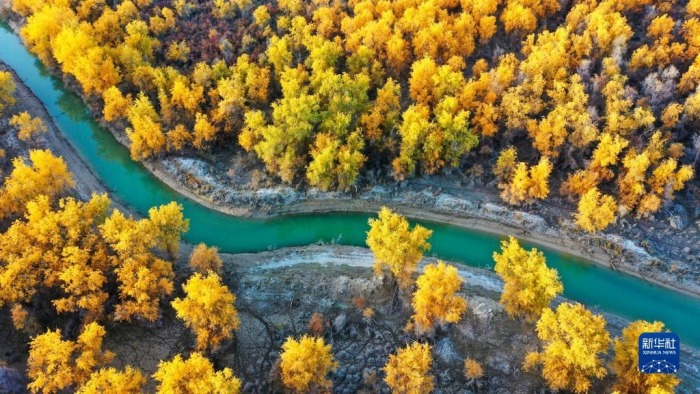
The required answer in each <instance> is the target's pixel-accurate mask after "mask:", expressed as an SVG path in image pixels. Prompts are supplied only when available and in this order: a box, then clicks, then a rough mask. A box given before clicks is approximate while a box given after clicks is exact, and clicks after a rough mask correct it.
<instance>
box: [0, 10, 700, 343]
mask: <svg viewBox="0 0 700 394" xmlns="http://www.w3.org/2000/svg"><path fill="white" fill-rule="evenodd" d="M0 59H2V60H3V61H4V62H5V63H7V64H8V65H9V66H10V67H12V68H13V69H14V70H15V71H16V72H17V74H18V75H19V76H20V78H21V79H22V80H23V81H24V83H25V84H26V85H27V86H28V87H29V88H30V89H31V90H32V91H33V92H34V94H36V96H37V97H39V99H40V100H41V101H42V102H43V103H44V105H45V106H46V108H47V110H48V112H49V114H50V115H51V116H52V117H53V118H54V121H55V122H56V125H57V126H58V128H59V129H60V130H61V132H62V133H63V134H64V135H65V136H66V138H67V139H68V141H69V142H70V143H71V144H72V145H73V146H74V147H75V149H76V150H77V152H78V154H79V155H80V156H81V157H82V158H83V159H84V160H85V161H86V162H87V163H88V165H89V166H90V167H91V168H92V169H93V170H94V172H95V173H96V174H97V176H98V177H99V178H100V179H101V181H102V182H103V183H104V184H105V185H106V186H107V187H108V188H109V189H110V190H111V191H112V193H113V194H114V195H115V196H117V197H118V198H119V199H121V200H122V201H123V202H124V203H126V204H128V205H129V206H131V207H133V208H134V209H135V210H136V211H138V212H140V213H145V212H147V210H148V208H150V207H152V206H155V205H159V204H164V203H167V202H170V201H173V200H174V201H177V202H179V203H180V204H182V205H183V206H184V212H185V216H186V217H187V218H189V219H190V231H189V232H188V233H187V234H186V235H185V239H186V240H187V241H189V242H193V243H195V242H206V243H207V244H210V245H215V246H218V247H219V249H220V250H221V251H223V252H228V253H240V252H255V251H262V250H268V249H271V248H279V247H284V246H292V245H305V244H310V243H314V242H317V241H319V240H323V241H326V242H328V241H333V240H337V241H338V242H339V243H341V244H345V245H360V246H364V239H365V231H367V228H368V225H367V219H368V218H369V216H370V215H368V214H364V213H356V214H352V213H350V214H345V213H328V214H313V215H299V216H285V217H280V218H275V219H270V220H252V219H245V218H238V217H233V216H229V215H225V214H222V213H219V212H217V211H214V210H211V209H208V208H205V207H203V206H201V205H199V204H197V203H196V202H193V201H191V200H189V199H187V198H185V197H183V196H181V195H180V194H178V193H177V192H175V191H174V190H172V189H170V188H169V187H168V186H166V185H165V184H163V183H162V182H160V181H159V180H158V179H157V178H156V177H154V176H153V175H151V174H150V173H149V172H148V171H147V170H146V169H145V168H144V167H142V166H141V165H140V164H138V163H136V162H134V161H132V160H131V159H130V157H129V152H128V151H127V149H126V148H124V147H123V146H122V145H120V144H119V143H118V142H117V141H116V140H115V139H114V137H113V136H112V135H111V134H110V133H109V131H107V130H105V129H103V128H102V127H100V126H99V125H98V124H97V123H96V122H95V121H94V120H93V119H92V118H91V117H90V115H89V113H88V111H87V108H86V106H85V105H84V104H83V103H82V101H81V100H80V98H79V97H78V96H77V95H75V94H74V93H72V92H70V91H69V90H68V89H67V88H65V87H64V86H63V83H62V82H61V81H59V80H57V79H56V78H54V77H52V76H51V75H50V74H49V73H48V72H47V71H46V69H45V68H44V67H43V65H42V64H41V63H40V62H39V61H38V60H37V59H36V58H35V57H34V56H33V55H31V54H30V53H29V52H28V51H27V50H26V49H25V48H24V47H23V46H22V43H21V42H20V40H19V38H18V37H17V36H16V35H14V34H13V33H12V31H11V30H10V29H9V27H7V25H5V24H4V23H2V22H0ZM420 223H422V224H423V225H425V226H426V227H429V228H431V229H432V230H433V236H432V238H431V239H430V242H431V244H432V250H431V252H430V253H431V254H435V255H436V256H439V257H441V258H444V259H449V260H452V261H458V262H461V263H464V264H467V265H470V266H475V267H490V266H491V265H492V264H493V261H492V259H491V255H492V253H493V251H495V250H497V249H498V247H499V240H500V239H501V238H502V237H498V236H495V235H491V234H486V233H481V232H477V231H470V230H465V229H462V228H458V227H454V226H449V225H444V224H439V223H431V222H420ZM540 249H542V250H544V252H545V255H546V256H547V263H548V264H549V265H550V266H551V267H554V268H556V269H557V270H558V271H559V275H560V276H561V279H562V281H563V283H564V289H565V290H564V295H565V296H566V297H568V298H571V299H573V300H576V301H579V302H581V303H583V304H585V305H587V306H589V307H597V308H599V309H600V310H603V311H606V312H610V313H614V314H617V315H620V316H623V317H626V318H629V319H645V320H652V321H653V320H660V321H663V322H664V323H665V324H666V326H667V327H668V328H670V329H671V330H673V331H675V332H676V333H678V334H679V335H680V337H681V341H682V342H683V343H685V344H688V345H691V346H694V347H700V299H699V298H696V297H692V296H688V295H685V294H682V293H679V292H676V291H673V290H669V289H666V288H663V287H660V286H657V285H653V284H649V283H647V282H645V281H644V280H642V279H639V278H635V277H633V276H631V275H625V274H622V273H619V272H615V271H613V270H610V269H607V268H602V267H600V266H597V265H595V264H593V263H588V262H585V261H582V260H580V259H577V258H575V257H572V256H568V255H566V254H562V253H558V252H554V251H551V250H547V249H546V248H540Z"/></svg>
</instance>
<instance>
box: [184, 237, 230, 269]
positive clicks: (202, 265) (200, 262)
mask: <svg viewBox="0 0 700 394" xmlns="http://www.w3.org/2000/svg"><path fill="white" fill-rule="evenodd" d="M222 265H223V261H222V260H221V257H220V256H219V249H217V248H216V247H215V246H212V247H207V245H205V244H203V243H200V244H199V245H197V246H195V247H194V249H192V254H191V255H190V268H192V269H193V270H194V271H195V272H199V273H201V274H206V273H207V272H209V271H212V272H215V273H217V274H221V266H222Z"/></svg>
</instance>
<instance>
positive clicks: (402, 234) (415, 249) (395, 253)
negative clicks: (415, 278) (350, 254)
mask: <svg viewBox="0 0 700 394" xmlns="http://www.w3.org/2000/svg"><path fill="white" fill-rule="evenodd" d="M369 226H370V230H369V231H368V232H367V246H369V248H370V250H371V251H372V253H373V254H374V258H375V263H374V272H375V274H376V275H380V274H381V273H382V270H383V269H384V268H388V269H389V271H390V272H391V273H392V274H393V275H394V277H395V278H396V279H397V281H398V282H399V286H400V287H401V288H403V289H406V288H408V287H409V286H410V285H411V283H412V281H411V276H412V275H413V273H414V272H415V271H416V266H417V265H418V262H420V260H421V258H423V252H425V251H426V250H429V249H430V244H429V243H428V238H429V237H430V235H431V234H432V233H433V232H432V230H428V229H426V228H425V227H423V226H421V225H416V226H415V227H414V228H413V229H410V228H409V223H408V220H406V218H404V217H403V216H401V215H399V214H396V213H393V212H392V211H391V210H390V209H389V208H386V207H383V208H382V209H381V210H380V211H379V218H377V219H369Z"/></svg>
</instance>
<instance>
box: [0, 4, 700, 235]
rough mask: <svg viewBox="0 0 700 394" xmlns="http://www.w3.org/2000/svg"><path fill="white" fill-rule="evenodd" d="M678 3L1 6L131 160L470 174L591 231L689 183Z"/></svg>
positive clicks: (697, 111) (316, 181)
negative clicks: (196, 155) (567, 215)
mask: <svg viewBox="0 0 700 394" xmlns="http://www.w3.org/2000/svg"><path fill="white" fill-rule="evenodd" d="M696 3H697V0H691V1H688V2H687V4H686V3H685V2H683V3H678V2H666V1H660V0H625V1H619V0H573V1H571V2H570V3H567V6H566V7H562V5H561V4H560V2H559V1H554V0H546V1H538V2H533V1H524V0H487V1H480V2H476V3H475V2H473V1H444V0H395V1H376V0H354V1H350V2H340V1H330V0H315V1H312V2H300V1H280V2H279V3H276V2H273V3H263V4H256V5H254V4H253V3H252V2H250V1H242V0H241V1H226V0H216V1H207V2H197V1H192V0H176V1H150V0H138V1H132V0H125V1H118V2H108V1H105V0H90V1H77V2H66V1H62V0H14V1H13V2H12V5H13V10H14V11H15V12H16V13H18V14H19V15H21V16H23V17H25V18H26V23H25V24H24V26H23V27H22V37H23V39H24V41H25V42H26V44H27V45H28V47H29V48H30V49H31V50H32V51H33V52H34V53H35V54H36V55H37V56H38V57H39V58H40V59H41V60H42V61H43V62H45V63H46V64H48V65H51V66H54V67H58V68H60V69H61V70H62V71H63V72H64V73H66V74H68V75H70V76H71V77H72V78H74V80H75V81H76V82H77V86H79V87H80V88H81V90H82V93H83V94H84V95H85V98H86V100H89V101H90V102H93V103H98V104H99V105H101V106H102V108H103V116H104V118H105V120H107V121H109V122H113V123H114V124H115V125H116V126H118V127H124V128H125V130H126V134H127V135H128V137H129V139H130V140H131V152H132V156H133V157H134V158H135V159H146V158H149V157H152V156H160V155H164V154H168V153H175V152H184V153H186V154H187V153H188V152H189V153H193V152H197V151H225V150H227V149H228V150H231V149H235V148H237V147H241V148H242V149H244V150H246V151H249V152H251V154H253V155H255V156H256V157H257V158H258V159H259V160H260V161H261V162H262V163H263V164H264V165H265V167H266V169H267V171H268V172H269V173H270V174H273V175H275V176H277V177H278V178H279V179H280V180H281V181H283V182H286V183H290V184H295V185H298V184H299V183H300V182H301V181H306V182H307V184H308V185H309V186H313V187H318V188H321V189H324V190H328V189H340V190H347V189H349V188H351V187H352V186H354V185H356V184H357V183H358V182H360V181H361V179H362V177H363V175H364V174H368V173H370V172H371V173H372V174H376V173H379V174H383V176H385V177H391V178H393V179H396V180H403V179H406V178H410V177H413V176H416V175H422V174H426V175H428V174H436V173H440V172H449V171H452V169H458V170H462V171H467V170H468V169H469V172H470V173H472V174H485V175H481V176H485V177H489V176H490V175H489V174H490V173H493V174H494V175H495V176H496V177H497V179H498V185H499V187H500V189H501V190H502V192H501V196H502V198H503V199H504V201H506V202H507V203H509V204H530V203H532V202H534V201H537V200H542V199H545V198H547V197H549V196H551V195H552V194H553V193H559V194H560V195H562V196H565V197H567V198H568V199H570V200H571V201H572V202H574V203H577V204H578V213H577V214H576V222H577V223H578V224H579V225H580V226H581V228H582V229H584V230H585V231H599V230H602V229H604V228H605V227H607V226H608V225H609V224H610V223H612V222H613V221H614V220H615V218H616V217H618V216H624V215H627V214H634V215H636V216H639V217H645V216H649V215H652V214H654V213H655V212H658V211H659V210H660V209H661V208H662V206H663V205H664V204H665V203H667V202H669V201H670V200H672V199H673V197H674V193H675V192H677V191H679V190H682V189H683V188H684V187H685V186H686V184H687V183H688V182H689V181H690V180H691V179H693V177H694V164H695V162H696V161H697V156H698V153H697V151H698V150H700V145H698V144H697V143H696V142H695V141H700V137H697V132H696V131H695V130H696V129H697V127H698V125H699V124H700V92H698V87H699V85H700V41H699V40H698V39H697V37H698V36H700V12H699V11H698V8H699V7H698V6H697V4H696ZM2 78H3V77H0V85H1V82H2ZM0 94H3V93H2V89H1V88H0ZM488 169H491V171H485V170H488ZM472 170H473V171H472ZM368 179H374V178H371V177H368ZM592 189H596V190H597V191H598V192H597V193H595V192H590V190H592Z"/></svg>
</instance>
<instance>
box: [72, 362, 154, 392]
mask: <svg viewBox="0 0 700 394" xmlns="http://www.w3.org/2000/svg"><path fill="white" fill-rule="evenodd" d="M145 384H146V378H145V377H144V376H143V374H142V373H141V371H139V370H138V369H135V368H132V367H131V366H128V365H127V366H126V369H124V370H123V371H119V370H117V369H115V368H103V369H100V370H99V371H96V372H93V373H92V374H91V375H90V378H89V379H88V380H87V382H85V384H83V385H82V386H80V388H79V389H78V390H77V392H76V393H77V394H103V393H115V394H141V393H142V392H143V386H144V385H145Z"/></svg>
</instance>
